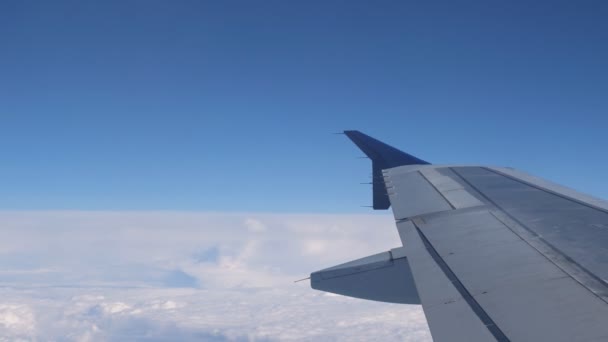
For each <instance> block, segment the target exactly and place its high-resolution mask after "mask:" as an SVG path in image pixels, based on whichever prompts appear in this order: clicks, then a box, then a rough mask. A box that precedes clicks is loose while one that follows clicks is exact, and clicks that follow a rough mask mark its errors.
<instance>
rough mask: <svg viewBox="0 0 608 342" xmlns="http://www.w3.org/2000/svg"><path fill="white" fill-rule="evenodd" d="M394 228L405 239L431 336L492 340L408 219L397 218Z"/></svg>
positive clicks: (472, 341) (448, 338)
mask: <svg viewBox="0 0 608 342" xmlns="http://www.w3.org/2000/svg"><path fill="white" fill-rule="evenodd" d="M397 229H398V230H399V235H400V237H401V239H402V240H403V241H407V248H406V253H407V257H408V260H409V263H410V267H411V271H412V274H413V276H414V280H415V282H416V286H417V288H418V294H419V296H420V300H421V302H422V303H423V308H424V314H425V315H426V318H427V321H428V324H429V328H430V329H431V332H432V334H433V340H434V341H435V342H443V341H471V342H476V341H493V340H495V339H494V337H493V336H492V334H491V333H490V331H489V330H488V329H487V328H486V327H485V325H484V324H483V323H482V321H481V320H480V319H479V317H478V316H477V315H476V314H475V312H473V309H472V308H471V307H470V306H469V305H468V303H467V302H466V301H465V300H464V299H463V297H462V295H461V294H460V293H459V292H458V290H457V289H456V287H455V286H454V283H453V282H452V281H451V280H450V279H449V278H448V277H447V276H446V275H445V274H444V272H443V271H442V270H441V269H440V268H439V266H438V265H437V263H436V262H435V261H434V260H433V258H432V257H431V255H430V254H429V252H428V250H427V249H426V248H425V246H424V244H423V242H422V240H421V239H420V237H419V235H418V233H417V232H416V228H415V227H414V225H413V224H412V222H411V221H402V222H399V223H397Z"/></svg>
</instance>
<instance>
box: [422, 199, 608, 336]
mask: <svg viewBox="0 0 608 342" xmlns="http://www.w3.org/2000/svg"><path fill="white" fill-rule="evenodd" d="M417 222H418V223H417V225H418V227H419V229H420V230H421V231H422V233H423V234H424V236H425V237H426V238H427V239H428V240H429V241H430V243H431V244H432V246H433V247H434V248H435V249H436V251H437V252H438V253H439V255H440V256H441V258H442V259H443V261H444V262H445V263H446V264H447V265H448V266H449V268H450V269H451V270H452V272H453V273H454V274H455V275H456V277H457V278H458V280H459V281H460V282H461V283H462V284H463V285H464V287H465V288H466V289H467V291H468V292H469V293H470V294H471V295H472V297H473V298H474V300H475V301H476V302H477V303H478V304H479V305H480V306H481V308H483V310H484V311H485V312H486V313H487V315H488V316H490V317H491V319H492V320H493V321H494V322H495V324H496V325H497V326H498V327H499V328H500V329H501V331H502V332H503V333H504V334H505V335H506V336H507V338H508V339H509V340H514V341H540V340H551V341H578V340H584V341H600V340H602V339H604V338H607V337H608V326H607V325H606V324H605V322H606V318H607V317H608V305H606V303H604V302H603V301H601V300H599V299H598V297H597V296H595V295H594V294H593V293H592V292H590V291H589V290H587V289H586V288H585V287H583V286H581V284H579V283H578V282H576V281H575V280H574V279H572V278H571V277H570V276H569V275H568V274H566V273H565V272H564V271H563V270H561V269H560V268H559V267H557V266H556V265H555V264H554V263H552V262H551V261H550V260H548V259H547V258H546V257H545V256H543V255H542V254H541V253H539V252H538V251H537V250H535V249H534V248H531V246H530V245H529V244H528V243H526V242H525V241H524V240H522V239H521V238H520V237H519V236H518V235H517V234H515V233H514V232H513V231H512V230H511V229H509V227H507V226H505V225H504V224H503V223H502V222H501V221H499V220H498V219H497V218H496V217H495V216H494V215H492V213H491V212H490V211H487V210H485V209H482V210H480V211H479V212H471V211H469V212H466V213H464V214H460V213H458V212H457V211H454V212H453V214H452V215H444V216H439V217H434V218H425V219H424V220H419V221H417ZM412 261H413V260H412ZM418 285H419V286H421V285H422V284H418ZM423 303H424V301H423Z"/></svg>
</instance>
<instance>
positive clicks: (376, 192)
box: [344, 131, 430, 210]
mask: <svg viewBox="0 0 608 342" xmlns="http://www.w3.org/2000/svg"><path fill="white" fill-rule="evenodd" d="M344 134H346V136H347V137H348V138H349V139H350V140H352V141H353V142H354V143H355V145H357V147H359V149H361V151H363V153H365V155H366V156H368V157H369V159H371V160H372V177H373V178H372V183H373V208H374V209H376V210H378V209H388V208H389V207H390V205H391V203H390V201H389V198H388V194H387V192H386V186H385V184H384V178H383V177H382V170H383V169H389V168H391V167H397V166H402V165H428V164H430V163H429V162H427V161H424V160H422V159H419V158H416V157H414V156H412V155H410V154H407V153H405V152H403V151H400V150H398V149H396V148H394V147H392V146H389V145H387V144H385V143H383V142H381V141H379V140H376V139H374V138H372V137H370V136H368V135H366V134H363V133H361V132H359V131H344Z"/></svg>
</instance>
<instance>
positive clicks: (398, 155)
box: [311, 131, 608, 342]
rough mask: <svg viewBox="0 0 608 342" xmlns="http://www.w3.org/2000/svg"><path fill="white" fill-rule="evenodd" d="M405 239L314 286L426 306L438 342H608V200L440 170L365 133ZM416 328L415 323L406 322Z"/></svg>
mask: <svg viewBox="0 0 608 342" xmlns="http://www.w3.org/2000/svg"><path fill="white" fill-rule="evenodd" d="M344 133H345V134H346V135H347V136H348V137H349V138H350V139H351V140H352V141H353V142H354V143H355V144H356V145H357V146H358V147H359V148H360V149H361V150H362V151H363V152H364V153H365V154H366V155H367V156H368V157H369V158H370V159H371V160H372V166H373V176H374V178H373V185H374V187H373V202H374V208H375V209H387V208H388V207H389V205H390V207H392V211H393V215H394V217H395V223H396V226H397V230H398V232H399V236H400V239H401V246H399V247H397V248H394V249H392V250H390V251H386V252H384V253H379V254H375V255H372V256H368V257H365V258H362V259H358V260H354V261H351V262H348V263H345V264H342V265H338V266H335V267H331V268H327V269H324V270H321V271H318V272H314V273H312V274H311V286H312V288H314V289H318V290H322V291H328V292H333V293H338V294H343V295H347V296H352V297H357V298H364V299H371V300H378V301H385V302H392V303H406V304H422V306H423V309H424V313H425V315H426V318H427V321H428V324H429V328H430V330H431V334H432V336H433V339H434V340H435V341H439V342H441V341H471V342H474V341H608V286H607V282H606V280H607V279H608V202H606V201H603V200H599V199H596V198H593V197H591V196H587V195H584V194H581V193H578V192H576V191H574V190H571V189H568V188H566V187H563V186H560V185H557V184H554V183H551V182H548V181H545V180H542V179H540V178H537V177H533V176H530V175H528V174H525V173H523V172H520V171H517V170H514V169H511V168H503V167H490V166H465V165H431V164H429V163H427V162H425V161H423V160H421V159H418V158H416V157H413V156H411V155H409V154H407V153H405V152H402V151H399V150H397V149H395V148H393V147H390V146H388V145H386V144H384V143H382V142H380V141H378V140H375V139H373V138H371V137H369V136H367V135H365V134H363V133H361V132H358V131H345V132H344ZM404 324H407V322H404Z"/></svg>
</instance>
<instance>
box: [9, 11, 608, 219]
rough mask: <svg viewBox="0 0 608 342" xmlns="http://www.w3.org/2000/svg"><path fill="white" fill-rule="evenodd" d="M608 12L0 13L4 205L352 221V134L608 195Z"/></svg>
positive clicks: (360, 188)
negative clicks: (329, 216)
mask: <svg viewBox="0 0 608 342" xmlns="http://www.w3.org/2000/svg"><path fill="white" fill-rule="evenodd" d="M606 18H608V2H606V1H458V2H456V1H445V2H436V1H327V0H323V1H151V0H145V1H144V0H142V1H124V0H120V1H96V2H94V1H20V0H14V1H12V0H8V1H2V2H0V179H1V184H2V186H1V189H2V190H1V195H0V209H23V210H27V209H94V210H163V209H166V210H197V211H198V210H203V211H249V212H253V211H255V212H259V211H265V212H361V211H366V210H367V209H365V208H361V207H359V206H360V205H366V204H369V203H370V202H371V195H370V189H368V188H367V187H366V186H365V185H360V184H358V183H359V182H364V181H366V177H367V176H368V174H369V165H368V164H369V162H368V161H366V160H361V159H357V158H356V157H357V156H359V155H360V153H359V152H358V151H357V150H356V148H355V147H354V145H351V144H350V143H349V142H348V141H347V140H346V138H344V137H342V136H335V135H332V134H331V133H332V132H335V131H340V130H343V129H359V130H361V131H363V132H366V133H368V134H370V135H372V136H374V137H376V138H378V139H380V140H384V141H386V142H388V143H390V144H393V145H394V146H396V147H398V148H401V149H403V150H405V151H407V152H410V153H412V154H414V155H416V156H418V157H420V158H422V159H425V160H428V161H431V162H435V163H450V162H455V163H483V164H492V165H504V166H513V167H516V168H520V169H522V170H524V171H528V172H531V173H533V174H536V175H540V176H543V177H546V178H549V179H551V180H555V181H558V182H560V183H563V184H564V185H568V186H571V187H574V188H576V189H579V190H583V191H585V192H588V193H591V194H593V195H597V196H601V197H604V198H606V197H608V182H607V181H606V174H608V161H607V159H606V145H607V139H606V132H607V130H606V127H607V124H608V96H607V93H608V62H607V61H608V20H606Z"/></svg>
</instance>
